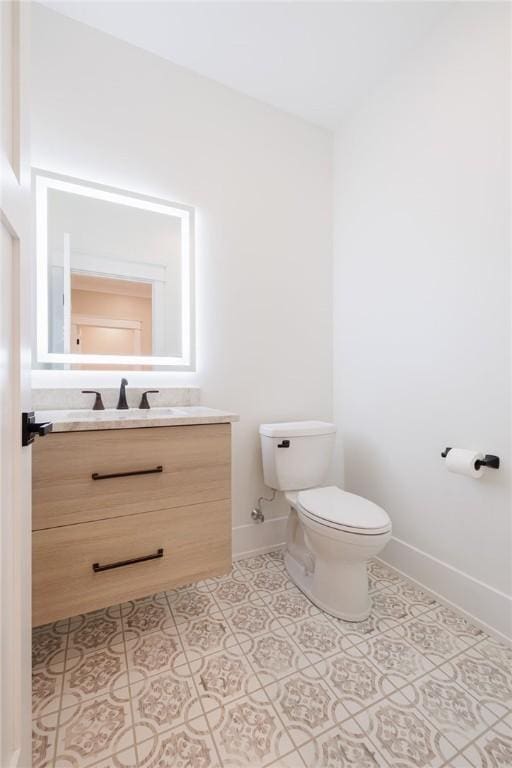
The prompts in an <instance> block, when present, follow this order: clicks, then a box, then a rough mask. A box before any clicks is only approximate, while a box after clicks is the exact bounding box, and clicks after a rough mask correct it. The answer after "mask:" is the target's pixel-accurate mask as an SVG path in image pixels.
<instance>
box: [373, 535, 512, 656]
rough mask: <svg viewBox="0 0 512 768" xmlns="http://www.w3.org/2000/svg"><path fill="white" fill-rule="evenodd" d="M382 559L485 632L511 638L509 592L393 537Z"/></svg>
mask: <svg viewBox="0 0 512 768" xmlns="http://www.w3.org/2000/svg"><path fill="white" fill-rule="evenodd" d="M379 559H380V560H382V561H383V562H385V563H387V564H388V565H390V566H392V567H393V568H395V569H396V570H397V571H400V573H402V574H403V575H404V576H405V577H406V578H408V579H411V580H412V581H415V582H416V583H417V584H419V585H420V586H421V587H423V588H424V589H425V590H427V591H428V592H431V593H432V594H433V595H434V596H435V597H436V598H437V599H438V600H439V601H440V602H442V603H444V604H446V605H448V606H449V607H450V608H453V609H454V610H456V611H458V612H459V613H462V614H463V615H464V616H465V617H466V618H467V619H468V621H470V622H471V623H473V624H475V625H477V626H479V627H481V628H482V629H483V630H484V631H485V632H488V633H489V634H491V635H495V636H497V637H499V638H500V639H502V640H505V641H507V642H510V641H511V640H512V597H510V596H509V595H506V594H505V593H504V592H500V591H499V590H497V589H494V587H491V586H489V585H488V584H484V583H483V582H482V581H479V580H478V579H475V578H473V577H472V576H470V575H469V574H467V573H464V572H463V571H459V570H458V569H457V568H454V567H453V566H452V565H449V564H448V563H444V562H442V561H441V560H438V559H437V558H435V557H432V555H429V554H427V553H426V552H423V551H422V550H421V549H417V548H416V547H413V546H412V545H411V544H407V543H406V542H405V541H401V540H400V539H397V538H394V537H393V538H392V539H391V541H390V542H389V544H388V545H387V546H386V548H385V550H384V551H383V553H382V554H381V556H380V558H379Z"/></svg>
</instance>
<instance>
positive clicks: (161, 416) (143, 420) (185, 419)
mask: <svg viewBox="0 0 512 768" xmlns="http://www.w3.org/2000/svg"><path fill="white" fill-rule="evenodd" d="M238 420H239V416H237V415H236V414H235V413H229V412H228V411H218V410H217V409H215V408H206V407H205V406H203V405H192V406H176V407H169V408H150V409H149V410H141V409H139V408H129V409H128V410H125V411H118V410H116V409H115V408H106V409H105V410H104V411H93V410H89V409H87V408H83V409H75V410H72V411H66V410H61V411H36V421H38V422H44V421H51V422H52V424H53V432H81V431H86V430H93V429H136V428H140V427H177V426H185V425H192V424H227V423H230V422H233V421H238Z"/></svg>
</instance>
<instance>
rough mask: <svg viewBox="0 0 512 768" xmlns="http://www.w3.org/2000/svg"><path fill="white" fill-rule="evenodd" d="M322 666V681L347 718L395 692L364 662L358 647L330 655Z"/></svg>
mask: <svg viewBox="0 0 512 768" xmlns="http://www.w3.org/2000/svg"><path fill="white" fill-rule="evenodd" d="M325 667H326V668H325ZM325 667H324V664H322V666H321V669H322V673H323V676H324V679H325V680H326V681H327V683H328V684H329V685H330V687H331V689H332V690H333V691H334V692H335V694H336V696H337V697H338V698H339V699H340V701H342V702H343V705H344V707H345V709H346V710H347V711H348V712H349V713H350V714H351V715H354V714H356V712H359V711H360V710H361V709H365V708H366V707H369V706H370V705H371V704H373V703H375V702H376V701H379V700H381V699H384V698H386V696H389V695H390V694H391V693H393V692H394V691H395V690H396V688H395V687H394V686H393V684H392V683H391V682H390V681H389V679H388V677H387V675H385V674H384V673H382V672H381V671H379V670H378V669H377V668H376V667H375V666H374V665H373V664H372V663H371V662H370V661H369V660H368V658H367V656H366V654H365V652H364V649H361V648H360V647H359V646H353V647H352V648H349V649H347V650H346V651H343V652H341V653H337V654H336V655H334V656H331V657H330V658H329V659H327V660H326V662H325Z"/></svg>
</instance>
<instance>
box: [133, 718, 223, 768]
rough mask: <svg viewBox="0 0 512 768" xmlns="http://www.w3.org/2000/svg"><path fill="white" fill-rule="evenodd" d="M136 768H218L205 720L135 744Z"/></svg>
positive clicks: (187, 723)
mask: <svg viewBox="0 0 512 768" xmlns="http://www.w3.org/2000/svg"><path fill="white" fill-rule="evenodd" d="M137 754H138V758H139V768H220V765H221V763H220V762H219V759H218V754H217V749H216V747H215V744H214V742H213V739H212V736H211V732H210V728H209V725H208V722H207V721H206V719H205V718H204V717H198V718H195V719H193V720H190V721H187V722H186V723H182V724H180V725H179V726H177V727H175V728H172V729H170V730H168V731H165V732H164V733H161V734H157V733H155V734H154V735H153V736H152V737H151V738H149V739H144V740H143V741H138V742H137Z"/></svg>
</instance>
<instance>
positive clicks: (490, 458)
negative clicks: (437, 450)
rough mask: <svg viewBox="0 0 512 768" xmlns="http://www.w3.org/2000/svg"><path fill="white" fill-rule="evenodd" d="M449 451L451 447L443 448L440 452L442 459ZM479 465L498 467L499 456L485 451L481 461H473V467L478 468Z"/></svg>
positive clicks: (491, 467)
mask: <svg viewBox="0 0 512 768" xmlns="http://www.w3.org/2000/svg"><path fill="white" fill-rule="evenodd" d="M450 451H451V448H445V449H444V451H443V452H442V453H441V456H442V457H443V459H446V457H447V456H448V454H449V453H450ZM480 467H489V468H490V469H499V468H500V457H499V456H494V455H493V454H492V453H486V454H485V456H484V459H483V461H480V460H479V459H477V460H476V461H475V469H480Z"/></svg>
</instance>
